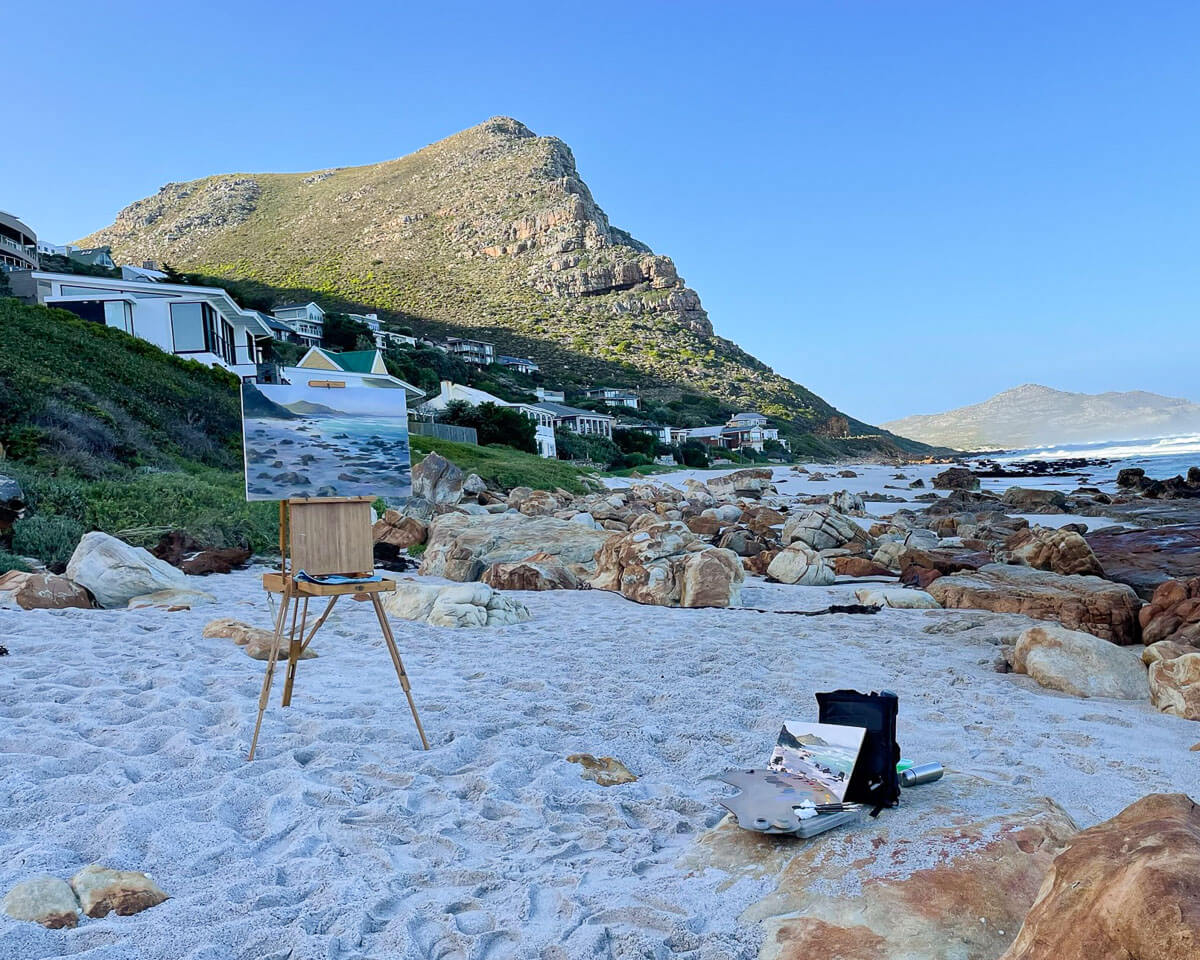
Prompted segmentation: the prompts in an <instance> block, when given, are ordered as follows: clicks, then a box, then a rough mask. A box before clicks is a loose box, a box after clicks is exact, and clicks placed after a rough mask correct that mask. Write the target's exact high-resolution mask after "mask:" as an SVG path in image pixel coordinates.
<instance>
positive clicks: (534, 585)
mask: <svg viewBox="0 0 1200 960" xmlns="http://www.w3.org/2000/svg"><path fill="white" fill-rule="evenodd" d="M482 579H483V582H484V583H486V584H487V585H488V586H489V587H493V588H494V589H496V590H577V589H579V578H578V577H576V576H575V574H573V573H572V572H571V571H570V570H568V569H567V568H566V567H565V566H563V564H561V563H559V562H558V560H557V559H556V558H554V557H551V556H550V555H549V554H537V555H535V556H533V557H529V558H527V559H525V560H516V561H513V562H512V563H493V564H492V565H491V566H490V567H488V568H487V569H486V570H485V571H484V572H483V578H482Z"/></svg>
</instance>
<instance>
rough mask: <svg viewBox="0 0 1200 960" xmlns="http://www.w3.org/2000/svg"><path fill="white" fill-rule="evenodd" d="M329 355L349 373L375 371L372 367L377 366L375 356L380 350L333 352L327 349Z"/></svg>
mask: <svg viewBox="0 0 1200 960" xmlns="http://www.w3.org/2000/svg"><path fill="white" fill-rule="evenodd" d="M327 355H328V356H330V357H332V358H333V362H334V363H336V364H337V365H338V366H339V367H341V368H342V369H343V370H345V371H347V372H349V373H374V372H375V371H374V370H372V369H371V368H372V367H374V366H375V358H376V357H377V356H378V355H379V351H378V350H346V351H344V352H342V353H332V352H328V351H327Z"/></svg>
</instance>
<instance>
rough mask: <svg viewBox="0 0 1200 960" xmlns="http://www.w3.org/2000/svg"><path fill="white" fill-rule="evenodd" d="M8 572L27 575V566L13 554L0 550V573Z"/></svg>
mask: <svg viewBox="0 0 1200 960" xmlns="http://www.w3.org/2000/svg"><path fill="white" fill-rule="evenodd" d="M9 570H20V571H21V572H22V573H29V565H28V564H27V563H26V562H25V561H24V560H22V559H21V558H20V557H18V556H17V555H16V554H14V553H9V552H8V551H7V550H0V573H8V571H9Z"/></svg>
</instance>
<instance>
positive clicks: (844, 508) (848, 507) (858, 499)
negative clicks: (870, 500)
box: [829, 490, 867, 517]
mask: <svg viewBox="0 0 1200 960" xmlns="http://www.w3.org/2000/svg"><path fill="white" fill-rule="evenodd" d="M829 505H830V506H831V507H833V509H834V510H837V511H838V512H839V513H844V514H847V515H848V516H855V517H865V516H866V515H867V508H866V504H864V503H863V498H862V494H861V493H851V492H850V491H849V490H839V491H838V492H837V493H835V494H832V495H831V496H830V497H829Z"/></svg>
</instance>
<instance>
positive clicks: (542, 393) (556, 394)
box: [533, 387, 567, 403]
mask: <svg viewBox="0 0 1200 960" xmlns="http://www.w3.org/2000/svg"><path fill="white" fill-rule="evenodd" d="M533 392H534V393H535V394H537V398H538V399H539V400H549V401H550V402H551V403H563V402H564V401H565V400H566V399H567V395H566V394H565V393H563V392H562V391H561V390H547V389H546V388H545V387H534V388H533Z"/></svg>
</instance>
